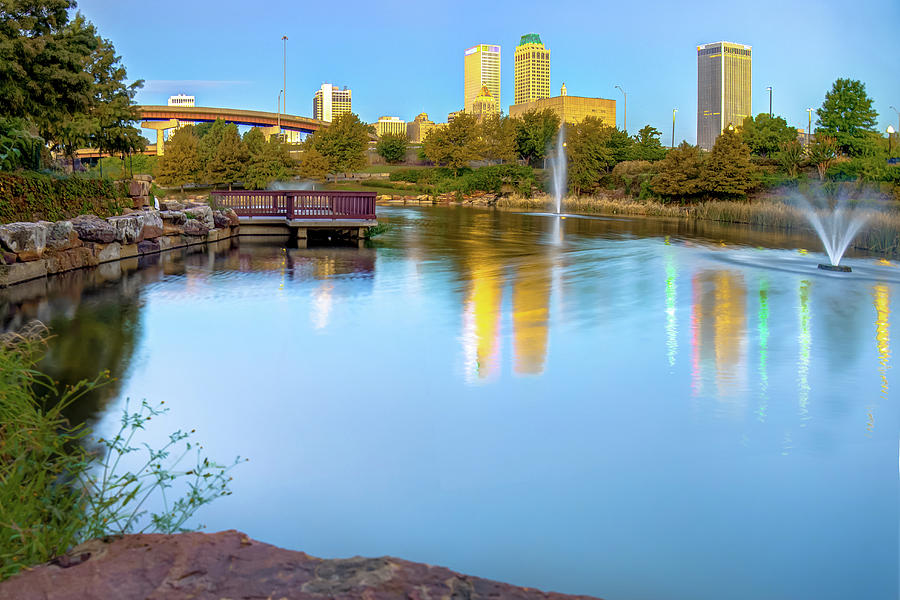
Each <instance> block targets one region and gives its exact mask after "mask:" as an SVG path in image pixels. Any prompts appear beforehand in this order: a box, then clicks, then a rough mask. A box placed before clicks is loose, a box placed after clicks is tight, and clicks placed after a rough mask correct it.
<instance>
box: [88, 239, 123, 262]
mask: <svg viewBox="0 0 900 600" xmlns="http://www.w3.org/2000/svg"><path fill="white" fill-rule="evenodd" d="M85 247H86V248H89V249H90V250H91V253H92V254H93V255H94V257H95V258H96V259H97V262H101V263H105V262H109V261H111V260H119V259H120V258H122V244H120V243H119V242H111V243H109V244H96V243H88V244H85Z"/></svg>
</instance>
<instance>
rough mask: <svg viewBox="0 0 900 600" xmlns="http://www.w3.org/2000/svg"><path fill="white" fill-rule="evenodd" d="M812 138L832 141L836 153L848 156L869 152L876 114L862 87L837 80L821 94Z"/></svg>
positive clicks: (849, 81)
mask: <svg viewBox="0 0 900 600" xmlns="http://www.w3.org/2000/svg"><path fill="white" fill-rule="evenodd" d="M816 116H817V117H818V119H817V120H816V135H817V136H818V135H819V134H820V133H821V134H823V135H825V136H828V137H833V138H834V140H835V142H836V143H837V147H838V150H839V151H840V152H843V153H845V154H849V155H850V156H865V155H867V154H871V153H872V152H873V150H874V149H873V144H872V141H873V139H872V134H876V135H877V131H876V130H875V121H876V119H877V118H878V113H877V112H875V109H874V108H872V99H871V98H869V96H868V94H866V86H865V84H863V82H861V81H858V80H855V79H838V80H837V81H835V82H834V85H833V86H832V87H831V91H830V92H828V93H827V94H825V101H824V102H823V103H822V107H821V108H819V109H816Z"/></svg>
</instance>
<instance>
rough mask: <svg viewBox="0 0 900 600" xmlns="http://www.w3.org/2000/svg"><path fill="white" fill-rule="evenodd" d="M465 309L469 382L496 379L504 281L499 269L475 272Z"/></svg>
mask: <svg viewBox="0 0 900 600" xmlns="http://www.w3.org/2000/svg"><path fill="white" fill-rule="evenodd" d="M469 278H470V279H469V284H470V288H469V294H468V297H467V298H466V301H465V304H464V309H463V351H464V354H465V372H466V379H467V380H468V381H473V380H475V379H476V378H478V379H485V378H487V377H490V376H491V375H493V374H494V373H495V372H496V370H497V365H498V362H499V359H498V354H499V348H500V343H499V340H498V336H499V333H500V302H501V301H502V299H503V278H502V276H501V271H500V270H499V268H495V267H494V266H492V265H487V264H485V263H484V262H481V263H479V264H477V265H476V266H475V267H473V268H472V271H471V273H470V275H469Z"/></svg>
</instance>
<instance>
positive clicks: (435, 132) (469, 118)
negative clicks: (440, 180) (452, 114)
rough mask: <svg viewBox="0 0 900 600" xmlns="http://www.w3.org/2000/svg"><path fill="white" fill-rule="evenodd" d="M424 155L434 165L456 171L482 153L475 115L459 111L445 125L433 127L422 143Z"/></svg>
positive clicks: (458, 171)
mask: <svg viewBox="0 0 900 600" xmlns="http://www.w3.org/2000/svg"><path fill="white" fill-rule="evenodd" d="M423 147H424V149H425V156H427V157H428V160H430V161H431V162H433V163H434V164H436V165H446V166H448V167H450V168H453V169H455V170H456V171H457V173H461V172H462V169H464V168H466V167H468V166H469V163H471V162H472V161H475V160H478V159H479V158H481V155H482V150H483V148H482V140H481V132H480V131H479V126H478V119H477V117H475V115H470V114H468V113H461V114H460V115H458V116H457V117H456V118H455V119H453V121H452V122H451V123H448V124H447V126H446V127H440V128H434V129H432V130H431V131H430V132H429V133H428V137H426V138H425V141H424V143H423Z"/></svg>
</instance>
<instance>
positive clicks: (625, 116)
mask: <svg viewBox="0 0 900 600" xmlns="http://www.w3.org/2000/svg"><path fill="white" fill-rule="evenodd" d="M616 87H617V88H618V90H619V91H620V92H622V96H624V98H625V100H624V105H623V107H622V129H623V130H624V131H625V133H628V94H626V93H625V90H623V89H622V86H621V85H617V86H616Z"/></svg>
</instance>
